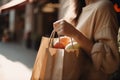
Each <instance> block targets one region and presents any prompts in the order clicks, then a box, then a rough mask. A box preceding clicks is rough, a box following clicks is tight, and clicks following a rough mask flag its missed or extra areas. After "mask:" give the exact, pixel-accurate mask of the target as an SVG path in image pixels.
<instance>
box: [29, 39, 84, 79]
mask: <svg viewBox="0 0 120 80" xmlns="http://www.w3.org/2000/svg"><path fill="white" fill-rule="evenodd" d="M50 42H51V38H50V39H49V38H46V37H42V40H41V45H40V48H39V51H38V54H37V57H36V61H35V64H34V67H33V71H32V77H31V80H79V79H80V76H81V74H82V73H83V71H84V67H85V58H84V57H83V56H84V54H82V52H81V50H79V49H70V50H65V49H56V48H51V47H49V46H50V44H49V43H50ZM48 45H49V46H48Z"/></svg>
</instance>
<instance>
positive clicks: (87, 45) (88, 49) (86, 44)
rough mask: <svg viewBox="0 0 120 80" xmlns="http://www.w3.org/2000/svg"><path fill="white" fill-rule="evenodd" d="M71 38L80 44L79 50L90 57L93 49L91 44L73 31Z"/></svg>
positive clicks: (77, 32)
mask: <svg viewBox="0 0 120 80" xmlns="http://www.w3.org/2000/svg"><path fill="white" fill-rule="evenodd" d="M73 38H74V39H75V40H76V41H77V42H78V43H79V44H80V46H81V48H82V49H83V50H84V51H85V52H86V53H87V54H88V55H89V56H90V55H91V50H92V47H93V42H92V41H90V40H89V39H88V38H86V37H85V36H84V35H83V34H82V33H81V32H79V31H78V30H76V31H75V33H74V35H73Z"/></svg>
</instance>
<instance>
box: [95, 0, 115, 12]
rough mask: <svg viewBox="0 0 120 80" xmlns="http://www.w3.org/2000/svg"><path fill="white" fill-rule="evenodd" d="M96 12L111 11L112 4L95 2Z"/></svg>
mask: <svg viewBox="0 0 120 80" xmlns="http://www.w3.org/2000/svg"><path fill="white" fill-rule="evenodd" d="M96 9H97V10H109V9H110V10H111V9H113V4H112V2H111V1H110V0H98V1H97V2H96Z"/></svg>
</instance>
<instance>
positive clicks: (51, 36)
mask: <svg viewBox="0 0 120 80" xmlns="http://www.w3.org/2000/svg"><path fill="white" fill-rule="evenodd" d="M54 37H55V30H53V31H52V33H51V35H50V39H49V44H48V47H50V46H53V40H54ZM58 39H59V42H60V37H59V35H58ZM70 39H71V43H72V47H73V49H74V46H73V40H72V38H71V37H70Z"/></svg>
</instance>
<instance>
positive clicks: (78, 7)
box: [73, 0, 86, 24]
mask: <svg viewBox="0 0 120 80" xmlns="http://www.w3.org/2000/svg"><path fill="white" fill-rule="evenodd" d="M85 5H86V4H85V0H74V7H75V10H74V11H75V14H76V17H75V18H74V19H73V22H74V23H75V24H76V23H77V21H78V19H79V16H80V14H81V12H82V8H83V7H84V6H85Z"/></svg>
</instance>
